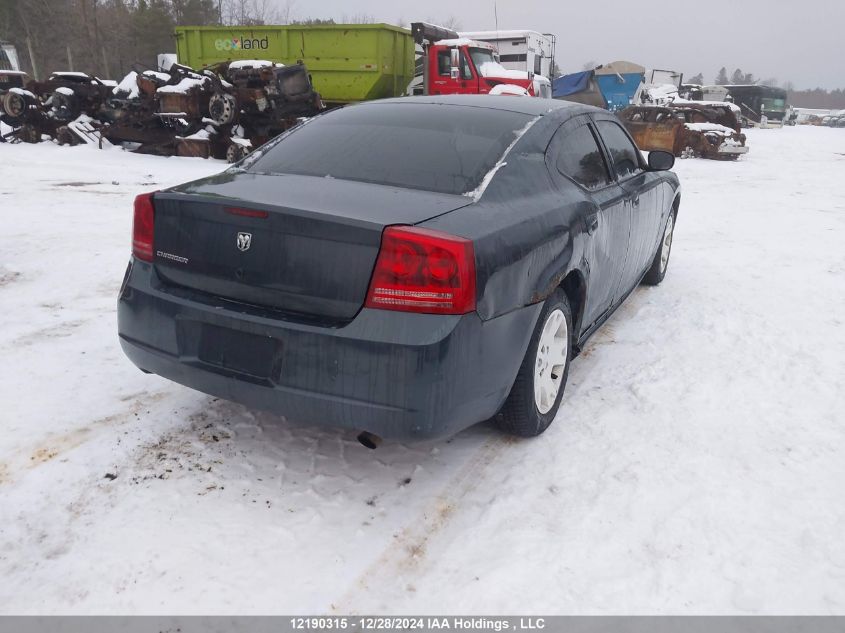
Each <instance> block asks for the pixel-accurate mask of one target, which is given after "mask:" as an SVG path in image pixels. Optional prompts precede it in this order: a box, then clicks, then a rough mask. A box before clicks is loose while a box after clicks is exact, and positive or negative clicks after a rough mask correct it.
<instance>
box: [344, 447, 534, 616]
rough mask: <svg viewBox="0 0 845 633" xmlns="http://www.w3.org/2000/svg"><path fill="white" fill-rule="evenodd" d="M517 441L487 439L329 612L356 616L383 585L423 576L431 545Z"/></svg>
mask: <svg viewBox="0 0 845 633" xmlns="http://www.w3.org/2000/svg"><path fill="white" fill-rule="evenodd" d="M518 441H519V440H518V439H517V438H514V437H509V436H506V435H504V434H503V435H501V436H498V437H492V438H490V439H489V440H487V441H486V442H485V443H484V444H483V445H482V446H481V447H480V448H479V449H478V450H476V451H475V453H474V454H473V455H472V457H470V458H469V460H468V461H467V463H466V464H464V465H463V466H462V467H461V468H460V470H459V471H458V472H457V473H456V474H455V475H453V476H452V477H451V478H450V479H449V480H448V481H447V482H446V484H445V485H443V487H442V488H441V491H440V492H439V493H438V494H437V495H436V496H435V497H434V499H433V500H432V501H431V502H429V503H427V504H426V505H425V506H424V508H423V510H422V511H421V512H419V513H418V514H416V515H414V516H413V517H412V518H411V519H410V520H409V521H408V522H407V523H406V525H405V527H404V528H402V529H401V530H400V531H399V532H398V533H396V534H394V537H393V539H392V541H391V542H390V543H389V544H388V545H387V546H386V547H385V548H384V550H383V551H382V553H381V555H379V557H378V558H376V560H375V561H373V562H372V563H371V564H370V565H369V566H368V567H367V568H366V569H365V570H364V571H363V572H362V573H361V574H360V575H359V576H358V577H357V578H356V579H355V580H354V581H353V582H352V584H351V585H350V587H349V588H348V589H347V590H346V592H345V593H344V594H343V595H342V596H341V597H340V598H339V599H338V600H333V601H332V602H331V604H330V610H331V611H332V612H335V613H357V605H358V604H359V603H360V602H361V598H370V597H371V596H372V595H385V592H384V591H382V590H381V589H380V587H381V586H382V585H387V586H389V587H390V588H391V589H392V590H396V589H397V588H400V589H401V587H404V586H407V585H408V584H409V583H408V582H407V581H408V579H409V576H413V575H416V574H419V573H422V572H423V568H424V567H425V565H426V563H427V562H428V560H427V552H428V549H429V546H430V545H431V543H432V542H433V541H434V540H435V539H436V538H437V536H438V535H439V534H440V533H441V532H442V531H443V530H444V529H445V528H446V527H447V526H448V525H449V523H450V522H451V521H452V519H453V518H454V517H455V515H457V514H458V513H459V512H461V510H462V504H461V501H462V500H463V499H464V497H466V496H467V495H468V494H469V493H471V492H472V491H473V490H474V489H475V488H477V487H478V485H479V484H480V483H481V482H482V481H483V480H484V474H485V471H486V470H487V469H488V468H489V467H490V466H491V465H492V464H493V463H494V462H496V460H497V459H498V458H499V457H500V456H501V454H502V452H503V451H504V450H505V449H506V448H507V447H508V446H510V445H511V444H513V443H515V442H518ZM400 579H401V580H402V581H403V582H402V583H400V582H399V581H400ZM400 585H401V586H400Z"/></svg>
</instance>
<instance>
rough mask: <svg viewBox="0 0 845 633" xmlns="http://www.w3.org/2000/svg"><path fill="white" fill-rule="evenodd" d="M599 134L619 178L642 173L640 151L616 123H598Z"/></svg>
mask: <svg viewBox="0 0 845 633" xmlns="http://www.w3.org/2000/svg"><path fill="white" fill-rule="evenodd" d="M598 128H599V133H600V134H601V137H602V138H603V139H604V144H605V146H606V147H607V151H608V152H610V157H611V159H612V160H613V165H614V167H616V174H617V175H618V176H619V178H625V177H626V176H630V175H631V174H636V173H637V172H639V171H642V168H641V167H640V150H638V149H637V146H636V145H634V144H633V143H632V142H631V139H629V138H628V135H627V134H625V132H624V131H623V130H622V127H621V126H620V125H619V124H618V123H614V122H613V121H599V122H598Z"/></svg>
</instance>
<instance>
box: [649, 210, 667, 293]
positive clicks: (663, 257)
mask: <svg viewBox="0 0 845 633" xmlns="http://www.w3.org/2000/svg"><path fill="white" fill-rule="evenodd" d="M674 232H675V210H674V209H672V211H671V213H669V219H668V220H666V229H665V230H664V231H663V237H662V238H661V239H660V246H659V247H658V249H657V253H655V255H654V259H653V260H652V262H651V268H649V269H648V272H647V273H646V274H645V277H643V283H644V284H645V285H647V286H656V285H657V284H659V283H660V282H661V281H663V278H664V277H665V276H666V270H667V269H668V268H669V255H670V254H671V253H672V236H673V235H674Z"/></svg>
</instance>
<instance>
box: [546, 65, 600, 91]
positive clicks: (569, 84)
mask: <svg viewBox="0 0 845 633" xmlns="http://www.w3.org/2000/svg"><path fill="white" fill-rule="evenodd" d="M592 76H593V71H592V70H586V71H584V72H581V73H572V74H571V75H563V76H561V77H558V78H557V79H555V80H554V82H552V97H566V96H568V95H572V94H576V93H578V92H584V91H585V90H586V89H587V85H588V84H589V82H590V79H591V78H592Z"/></svg>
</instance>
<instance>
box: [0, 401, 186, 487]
mask: <svg viewBox="0 0 845 633" xmlns="http://www.w3.org/2000/svg"><path fill="white" fill-rule="evenodd" d="M169 393H170V392H169V391H159V392H155V393H147V392H142V393H140V394H131V395H129V396H124V397H123V398H122V400H124V401H126V400H130V399H132V398H135V401H134V402H133V403H132V404H131V405H130V407H129V408H128V409H126V410H124V411H119V412H118V413H113V414H111V415H107V416H104V417H102V418H98V419H96V420H93V421H91V422H89V423H88V424H86V425H85V426H81V427H79V428H75V429H73V430H71V431H68V432H67V433H62V434H53V435H49V436H48V437H46V438H45V439H44V440H43V441H42V442H39V443H38V444H36V445H33V446H30V447H28V448H24V449H22V450H19V451H17V452H16V453H14V454H12V455H11V456H10V457H9V458H7V459H4V460H3V461H0V485H3V484H10V483H13V482H14V481H15V479H16V476H21V475H23V474H24V473H26V472H27V471H29V470H32V469H34V468H37V467H38V466H41V465H42V464H45V463H47V462H50V461H53V460H54V459H55V458H56V457H58V456H60V455H63V454H65V453H67V452H68V451H70V450H72V449H74V448H76V447H78V446H81V445H82V444H84V443H85V442H87V441H88V440H89V439H91V438H93V437H97V436H99V434H100V433H99V432H100V431H102V430H103V429H105V428H107V427H109V426H112V425H114V424H121V423H123V422H126V421H128V420H129V419H130V418H131V417H132V416H134V415H135V414H137V413H139V412H140V411H141V410H142V409H144V408H145V407H148V406H150V405H152V404H154V403H156V402H159V401H160V400H162V399H163V398H164V397H165V396H167V395H169ZM139 396H141V397H139Z"/></svg>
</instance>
